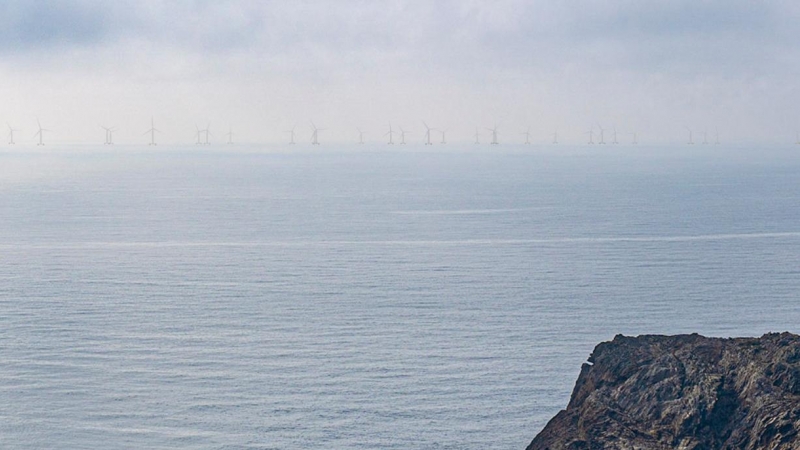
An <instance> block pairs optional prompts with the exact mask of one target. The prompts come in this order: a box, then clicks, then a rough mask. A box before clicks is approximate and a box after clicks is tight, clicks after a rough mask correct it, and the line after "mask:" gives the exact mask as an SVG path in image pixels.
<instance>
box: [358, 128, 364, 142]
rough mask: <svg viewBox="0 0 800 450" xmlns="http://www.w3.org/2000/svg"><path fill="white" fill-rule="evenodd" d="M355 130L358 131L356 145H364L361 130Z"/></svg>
mask: <svg viewBox="0 0 800 450" xmlns="http://www.w3.org/2000/svg"><path fill="white" fill-rule="evenodd" d="M356 130H358V144H359V145H363V144H364V132H363V131H361V128H356Z"/></svg>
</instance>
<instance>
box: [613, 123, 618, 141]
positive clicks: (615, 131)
mask: <svg viewBox="0 0 800 450" xmlns="http://www.w3.org/2000/svg"><path fill="white" fill-rule="evenodd" d="M612 144H619V141H617V127H614V142H612Z"/></svg>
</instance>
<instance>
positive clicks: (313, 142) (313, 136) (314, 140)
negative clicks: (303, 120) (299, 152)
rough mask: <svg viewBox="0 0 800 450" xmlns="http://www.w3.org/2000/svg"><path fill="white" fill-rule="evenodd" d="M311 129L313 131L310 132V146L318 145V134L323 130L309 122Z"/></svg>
mask: <svg viewBox="0 0 800 450" xmlns="http://www.w3.org/2000/svg"><path fill="white" fill-rule="evenodd" d="M311 128H312V130H313V131H312V132H311V145H319V132H320V131H322V130H324V128H317V126H316V125H314V122H311Z"/></svg>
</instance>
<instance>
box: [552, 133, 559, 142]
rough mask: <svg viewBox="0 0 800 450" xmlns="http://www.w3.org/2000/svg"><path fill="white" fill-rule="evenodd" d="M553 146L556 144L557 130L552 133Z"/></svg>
mask: <svg viewBox="0 0 800 450" xmlns="http://www.w3.org/2000/svg"><path fill="white" fill-rule="evenodd" d="M553 144H558V130H556V132H555V133H553Z"/></svg>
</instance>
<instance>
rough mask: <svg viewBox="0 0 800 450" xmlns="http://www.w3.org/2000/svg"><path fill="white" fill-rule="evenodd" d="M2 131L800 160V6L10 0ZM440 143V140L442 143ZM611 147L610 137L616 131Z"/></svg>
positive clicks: (177, 140) (5, 12)
mask: <svg viewBox="0 0 800 450" xmlns="http://www.w3.org/2000/svg"><path fill="white" fill-rule="evenodd" d="M0 14H1V16H0V17H2V19H0V21H2V23H3V24H4V26H3V27H2V28H1V29H2V33H3V37H4V39H3V42H4V43H5V45H3V46H2V47H1V48H2V50H0V51H2V52H3V58H2V63H0V95H1V98H3V99H4V101H3V102H0V123H5V122H8V123H9V124H11V126H13V127H14V128H17V129H19V130H20V131H18V132H16V133H15V140H16V141H17V142H18V143H33V142H34V138H33V135H34V133H35V132H36V119H37V118H39V120H41V122H42V126H44V127H45V128H48V129H50V130H53V132H52V133H51V134H49V135H48V136H46V142H48V143H52V144H56V143H71V142H82V143H93V142H100V143H101V142H102V141H101V139H102V133H103V130H102V129H101V128H100V127H99V126H98V125H105V126H114V127H116V128H117V131H116V132H115V135H114V140H115V141H116V142H117V143H119V144H126V143H129V144H138V143H141V144H146V143H147V139H148V138H147V136H143V134H144V132H145V131H146V130H147V129H148V128H149V123H150V118H151V117H154V118H155V122H156V127H157V128H158V129H160V130H162V131H163V132H164V133H163V134H162V135H160V136H159V137H158V140H159V142H160V143H162V144H182V143H186V144H191V143H193V142H194V133H195V125H199V126H200V127H205V126H206V125H207V124H209V123H210V124H211V130H212V140H213V141H215V142H217V143H220V142H222V141H224V140H225V137H224V136H223V134H224V133H226V132H227V131H228V128H229V127H232V128H233V131H234V133H235V134H236V140H238V141H241V142H265V143H281V142H284V141H287V140H288V135H287V134H286V133H284V131H285V130H287V129H289V128H291V127H292V126H293V125H296V126H297V136H296V141H297V142H298V143H302V142H306V141H308V140H309V139H310V126H309V124H310V122H312V121H313V122H314V123H316V125H317V126H319V127H320V128H324V129H325V132H324V133H321V134H320V141H321V142H322V143H323V144H324V143H326V142H332V143H333V142H355V141H356V140H357V139H358V132H357V130H356V128H359V127H360V128H361V129H362V130H364V131H365V140H367V141H370V142H378V143H379V142H382V141H384V136H383V135H384V133H386V131H388V124H389V123H390V122H391V123H392V124H393V125H394V126H396V127H403V128H405V129H406V130H410V132H411V133H410V134H409V135H408V136H407V140H408V142H409V143H418V142H421V140H422V138H423V134H424V128H423V126H422V121H423V120H424V121H426V122H427V123H428V124H429V125H431V126H432V127H435V128H440V129H447V130H448V141H450V142H458V141H461V142H471V141H472V140H473V137H472V136H473V134H474V132H475V129H476V128H479V129H480V130H481V133H482V135H483V136H482V141H483V142H487V141H488V132H487V131H486V130H485V128H486V127H491V126H493V125H494V124H497V125H498V127H499V129H500V141H501V143H516V141H519V143H521V142H523V140H524V137H523V136H522V133H524V132H525V130H526V129H528V128H529V127H530V129H531V141H532V142H533V143H548V142H550V140H552V134H553V132H554V131H555V130H558V133H559V139H560V140H561V141H563V142H564V143H574V144H579V143H582V142H585V141H586V135H585V132H586V131H587V130H588V129H589V127H594V128H595V130H597V126H598V124H602V125H603V127H605V128H606V129H607V130H611V129H612V128H613V127H615V126H616V128H617V129H618V131H619V140H620V142H621V143H624V142H628V141H630V139H631V136H630V133H632V132H634V131H635V132H637V133H638V134H639V137H640V141H642V142H643V143H645V142H647V143H663V142H670V143H676V144H678V143H684V142H685V140H686V138H687V132H686V128H687V127H688V128H692V129H693V130H695V134H694V137H695V142H697V143H699V142H701V141H702V131H703V130H704V129H707V130H708V132H709V140H711V141H713V139H714V134H715V130H716V129H719V133H720V139H721V140H722V141H723V142H724V143H726V144H727V143H737V142H756V141H757V142H768V143H781V144H783V143H793V142H794V141H795V139H796V133H797V132H798V131H799V130H800V123H798V122H800V121H798V119H797V117H796V116H797V106H796V104H797V103H798V101H797V100H798V98H800V95H799V94H800V84H799V83H798V81H797V79H796V77H795V76H794V75H795V74H796V73H798V69H800V63H798V61H800V58H798V56H800V55H798V53H799V52H800V51H799V50H798V49H797V48H796V45H795V44H794V43H795V42H797V38H798V37H800V36H798V35H800V31H798V29H797V27H796V26H795V24H796V22H797V20H798V19H800V5H796V4H794V3H792V2H788V1H777V2H770V3H769V4H763V3H753V2H748V1H734V2H729V1H726V2H723V1H721V0H720V1H716V0H713V1H704V2H689V1H657V2H648V3H647V4H641V3H638V2H632V1H614V2H600V1H592V2H585V3H582V4H580V5H578V4H570V5H565V4H563V3H562V2H537V3H531V2H525V1H512V0H509V1H498V2H488V1H458V2H457V1H438V2H434V1H391V2H380V3H377V2H366V1H347V2H333V1H304V2H291V3H266V2H260V1H232V2H225V3H224V4H216V3H213V2H205V1H178V2H163V1H145V2H138V1H137V2H134V1H120V2H113V3H110V2H100V1H55V0H51V1H43V2H36V3H29V2H22V1H9V2H5V4H4V6H2V7H0ZM435 138H436V140H437V141H438V138H439V136H438V134H437V135H436V136H435ZM606 138H607V141H609V140H610V131H607V133H606Z"/></svg>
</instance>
